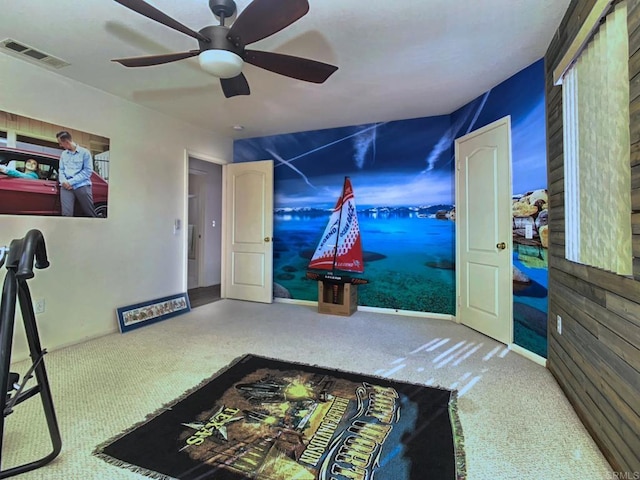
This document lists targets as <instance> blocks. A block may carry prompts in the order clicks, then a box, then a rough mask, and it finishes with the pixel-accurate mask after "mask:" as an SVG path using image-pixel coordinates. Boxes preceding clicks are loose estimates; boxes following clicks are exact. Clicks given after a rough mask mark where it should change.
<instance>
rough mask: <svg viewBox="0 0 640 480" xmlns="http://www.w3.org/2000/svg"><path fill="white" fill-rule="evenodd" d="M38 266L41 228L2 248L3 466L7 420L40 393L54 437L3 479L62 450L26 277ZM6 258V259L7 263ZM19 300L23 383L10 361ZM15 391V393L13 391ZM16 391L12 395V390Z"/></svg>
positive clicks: (0, 474)
mask: <svg viewBox="0 0 640 480" xmlns="http://www.w3.org/2000/svg"><path fill="white" fill-rule="evenodd" d="M34 258H35V267H36V268H38V269H42V268H47V267H48V266H49V262H48V260H47V252H46V248H45V243H44V237H43V236H42V233H41V232H40V231H39V230H30V231H29V232H27V234H26V235H25V237H24V238H21V239H17V240H13V241H12V242H11V244H10V246H9V247H8V248H7V247H0V267H1V266H2V265H3V264H4V263H6V267H7V274H6V276H5V279H4V285H3V287H2V303H1V304H0V368H1V369H2V370H0V376H1V381H0V388H1V389H2V390H0V402H1V405H0V408H1V410H2V420H1V421H0V466H1V465H2V445H3V444H2V442H3V439H4V420H5V418H6V417H7V415H10V414H11V413H12V412H13V409H14V407H16V406H17V405H19V404H20V403H22V402H24V401H25V400H27V399H29V398H31V397H34V396H36V395H38V394H40V397H41V400H42V407H43V409H44V414H45V418H46V421H47V427H48V429H49V435H50V437H51V444H52V448H53V450H52V452H51V453H50V454H48V455H47V456H45V457H43V458H41V459H39V460H35V461H33V462H30V463H26V464H24V465H19V466H16V467H12V468H8V469H6V470H1V469H0V478H8V477H12V476H14V475H18V474H21V473H25V472H28V471H30V470H35V469H37V468H40V467H42V466H44V465H46V464H48V463H49V462H51V461H52V460H53V459H54V458H56V457H57V456H58V454H59V453H60V450H61V449H62V439H61V437H60V429H59V428H58V421H57V419H56V414H55V410H54V407H53V400H52V398H51V390H50V388H49V381H48V379H47V372H46V370H45V366H44V358H43V357H44V355H45V354H46V353H47V352H46V350H42V348H41V346H40V338H39V336H38V327H37V325H36V317H35V313H34V310H33V304H32V302H31V293H30V292H29V287H28V285H27V280H28V279H30V278H33V277H34V273H33V266H34V265H33V264H34ZM5 260H6V262H5ZM16 300H17V301H19V303H20V312H21V313H22V319H23V321H24V328H25V333H26V336H27V342H28V344H29V352H30V356H31V360H32V365H31V368H29V370H28V371H27V372H26V374H25V375H24V376H23V380H22V382H21V383H18V382H19V375H18V374H17V373H12V372H10V371H9V369H10V364H11V346H12V342H13V330H14V322H15V314H16ZM33 375H35V377H36V382H37V385H35V386H33V387H31V388H28V389H26V390H25V386H26V383H27V381H28V380H29V379H30V378H32V376H33ZM14 390H15V392H13V391H14ZM11 392H13V394H12V393H11Z"/></svg>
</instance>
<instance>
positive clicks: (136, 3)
mask: <svg viewBox="0 0 640 480" xmlns="http://www.w3.org/2000/svg"><path fill="white" fill-rule="evenodd" d="M115 1H116V2H118V3H119V4H120V5H123V6H125V7H127V8H129V9H131V10H133V11H134V12H138V13H139V14H140V15H144V16H145V17H147V18H150V19H151V20H155V21H156V22H158V23H161V24H163V25H165V26H167V27H169V28H173V29H174V30H177V31H179V32H182V33H184V34H186V35H189V36H190V37H193V38H197V39H198V40H201V41H203V42H207V43H208V42H210V40H209V39H208V38H207V37H205V36H204V35H202V34H201V33H198V32H196V31H194V30H191V29H190V28H189V27H187V26H185V25H183V24H181V23H180V22H178V21H177V20H174V19H173V18H171V17H170V16H169V15H167V14H166V13H163V12H161V11H160V10H158V9H157V8H156V7H152V6H151V5H149V4H148V3H147V2H145V1H143V0H115Z"/></svg>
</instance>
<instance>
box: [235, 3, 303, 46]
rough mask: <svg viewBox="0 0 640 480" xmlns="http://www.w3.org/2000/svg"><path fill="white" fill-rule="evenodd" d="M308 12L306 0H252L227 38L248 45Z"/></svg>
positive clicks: (277, 30)
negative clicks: (237, 39)
mask: <svg viewBox="0 0 640 480" xmlns="http://www.w3.org/2000/svg"><path fill="white" fill-rule="evenodd" d="M308 11H309V2H308V1H307V0H253V2H251V3H250V4H249V5H248V6H247V8H245V9H244V10H243V11H242V12H240V15H238V18H236V21H235V22H233V25H231V29H230V30H229V36H230V37H231V38H232V39H236V38H238V37H239V38H240V40H241V41H242V43H243V44H244V45H249V44H250V43H253V42H257V41H258V40H262V39H263V38H266V37H268V36H270V35H273V34H274V33H276V32H279V31H280V30H282V29H283V28H285V27H288V26H289V25H291V24H292V23H293V22H295V21H296V20H298V19H299V18H301V17H303V16H304V15H306V14H307V12H308Z"/></svg>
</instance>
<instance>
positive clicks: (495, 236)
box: [455, 117, 513, 344]
mask: <svg viewBox="0 0 640 480" xmlns="http://www.w3.org/2000/svg"><path fill="white" fill-rule="evenodd" d="M455 156H456V243H457V245H458V247H457V249H456V255H457V257H458V258H457V261H456V263H457V265H458V267H457V269H456V271H457V284H458V292H459V293H458V295H459V297H458V312H457V318H458V319H459V321H460V322H461V323H463V324H465V325H467V326H469V327H471V328H473V329H474V330H477V331H479V332H481V333H484V334H485V335H488V336H490V337H492V338H494V339H496V340H498V341H500V342H503V343H505V344H510V343H511V342H512V339H513V286H512V277H513V270H512V260H511V251H512V226H511V223H512V216H511V119H510V117H505V118H503V119H501V120H498V121H496V122H494V123H492V124H490V125H487V126H486V127H483V128H481V129H479V130H476V131H475V132H471V133H469V134H468V135H465V136H464V137H461V138H459V139H457V140H456V141H455Z"/></svg>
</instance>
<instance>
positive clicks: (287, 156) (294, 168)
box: [234, 61, 546, 208]
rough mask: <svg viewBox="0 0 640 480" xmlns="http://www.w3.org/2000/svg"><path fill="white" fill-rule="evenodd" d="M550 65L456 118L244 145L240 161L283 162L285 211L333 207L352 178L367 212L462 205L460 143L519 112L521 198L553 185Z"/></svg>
mask: <svg viewBox="0 0 640 480" xmlns="http://www.w3.org/2000/svg"><path fill="white" fill-rule="evenodd" d="M543 68H544V66H543V62H542V61H538V62H536V63H535V64H533V65H531V66H530V67H528V68H526V69H524V70H522V71H521V72H519V73H517V74H516V75H514V76H513V77H511V78H510V79H509V80H508V81H505V82H503V83H501V84H500V85H498V86H496V87H494V88H493V89H491V90H489V91H488V92H486V93H485V94H484V95H482V96H480V97H478V98H477V99H475V100H473V101H472V102H470V103H469V104H467V105H465V106H464V107H462V108H461V109H459V110H457V111H456V112H453V113H452V114H451V115H444V116H436V117H424V118H417V119H410V120H399V121H392V122H385V123H377V124H366V125H359V126H349V127H342V128H333V129H326V130H315V131H311V132H298V133H291V134H284V135H274V136H270V137H262V138H257V139H246V140H239V141H236V142H235V144H234V161H236V162H241V161H247V160H257V159H267V158H269V159H274V160H275V183H276V188H275V191H276V198H275V204H276V207H278V208H283V207H289V208H300V207H309V206H314V207H316V208H328V207H331V206H333V204H334V203H335V200H336V198H337V197H338V195H339V193H340V189H341V187H342V182H343V178H344V176H345V175H349V176H351V177H352V182H353V184H354V189H355V190H356V191H357V202H358V205H359V206H362V207H370V206H381V205H382V204H384V205H385V206H390V207H397V206H420V205H437V204H454V195H455V189H454V185H453V182H454V175H453V162H454V152H453V141H454V140H455V139H456V138H458V137H461V136H463V135H465V134H467V133H469V132H471V131H473V130H476V129H478V128H481V127H482V126H484V125H487V124H489V123H491V122H493V121H495V120H498V119H500V118H502V117H504V116H506V115H511V127H512V156H513V193H514V194H523V193H526V192H527V191H529V190H535V189H538V188H546V157H545V155H546V147H545V145H546V144H545V123H544V122H545V120H544V118H545V116H544V108H545V107H544V84H543V82H541V81H540V79H541V78H544V77H543ZM398 186H402V188H398Z"/></svg>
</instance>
